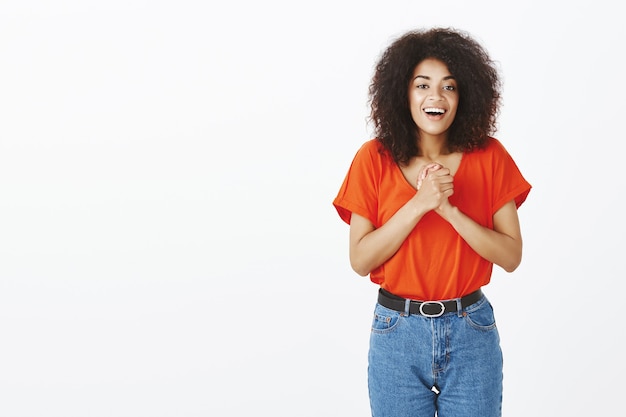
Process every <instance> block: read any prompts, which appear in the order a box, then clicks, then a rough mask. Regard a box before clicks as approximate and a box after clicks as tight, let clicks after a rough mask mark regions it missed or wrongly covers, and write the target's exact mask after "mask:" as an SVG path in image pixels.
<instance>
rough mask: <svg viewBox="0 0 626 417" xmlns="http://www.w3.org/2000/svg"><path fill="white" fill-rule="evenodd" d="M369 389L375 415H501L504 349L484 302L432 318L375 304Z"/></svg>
mask: <svg viewBox="0 0 626 417" xmlns="http://www.w3.org/2000/svg"><path fill="white" fill-rule="evenodd" d="M368 386H369V394H370V405H371V409H372V416H373V417H409V416H410V417H433V416H435V412H436V413H437V417H500V416H501V414H502V413H501V405H502V351H501V349H500V337H499V335H498V330H497V328H496V322H495V318H494V314H493V309H492V307H491V303H490V302H489V300H488V299H487V298H486V297H484V296H483V298H482V299H481V300H479V301H477V302H476V303H474V304H472V305H470V306H468V307H467V308H465V309H462V310H459V311H458V312H453V313H445V314H444V315H442V316H440V317H436V318H428V317H423V316H419V315H409V314H408V313H407V312H397V311H394V310H390V309H388V308H386V307H383V306H381V305H380V304H376V308H375V311H374V319H373V323H372V332H371V336H370V349H369V365H368Z"/></svg>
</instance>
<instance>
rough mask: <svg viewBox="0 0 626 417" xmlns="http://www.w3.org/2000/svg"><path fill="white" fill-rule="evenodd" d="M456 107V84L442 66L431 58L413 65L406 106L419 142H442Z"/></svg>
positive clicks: (457, 96) (442, 64)
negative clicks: (436, 139)
mask: <svg viewBox="0 0 626 417" xmlns="http://www.w3.org/2000/svg"><path fill="white" fill-rule="evenodd" d="M458 105H459V92H458V90H457V84H456V80H455V79H454V77H453V76H452V74H450V71H448V67H447V66H446V64H444V63H443V62H441V61H439V60H438V59H433V58H427V59H425V60H423V61H422V62H420V63H419V64H417V66H416V67H415V70H414V71H413V77H412V78H411V83H410V84H409V106H410V109H411V117H412V118H413V121H414V122H415V124H416V125H417V129H418V132H419V135H420V138H425V137H427V136H433V137H439V138H441V137H443V138H444V139H446V138H447V132H448V129H449V128H450V126H451V125H452V122H453V121H454V116H455V115H456V110H457V107H458Z"/></svg>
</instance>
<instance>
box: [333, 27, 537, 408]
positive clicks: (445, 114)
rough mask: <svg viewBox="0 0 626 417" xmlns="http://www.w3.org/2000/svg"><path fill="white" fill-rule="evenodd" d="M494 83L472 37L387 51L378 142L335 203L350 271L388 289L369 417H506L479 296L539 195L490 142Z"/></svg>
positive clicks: (497, 358) (400, 44)
mask: <svg viewBox="0 0 626 417" xmlns="http://www.w3.org/2000/svg"><path fill="white" fill-rule="evenodd" d="M500 88H501V85H500V80H499V77H498V73H497V70H496V69H495V66H494V64H493V62H492V61H491V59H490V58H489V56H488V54H487V53H486V51H485V50H484V48H483V47H482V46H481V45H480V44H479V43H477V42H476V41H475V40H474V39H472V38H471V37H470V36H469V35H468V34H466V33H464V32H461V31H457V30H453V29H444V28H434V29H430V30H421V31H420V30H418V31H412V32H409V33H406V34H404V35H403V36H401V37H400V38H398V39H397V40H395V41H394V42H393V43H392V44H391V45H390V46H389V48H387V50H386V51H385V52H384V53H383V54H382V56H381V58H380V60H379V62H378V64H377V66H376V70H375V73H374V77H373V79H372V83H371V85H370V96H369V98H370V104H371V120H372V122H373V125H374V128H375V139H371V140H369V141H367V142H365V143H364V144H363V145H362V147H361V148H360V149H359V150H358V152H357V154H356V156H355V157H354V160H353V162H352V164H351V166H350V169H349V171H348V174H347V175H346V177H345V179H344V182H343V184H342V185H341V188H340V190H339V193H338V195H337V197H336V198H335V200H334V201H333V204H334V206H335V208H336V209H337V212H338V213H339V215H340V217H341V219H343V220H344V221H345V222H346V223H348V224H349V225H350V240H349V241H350V263H351V265H352V268H353V269H354V271H355V272H357V273H358V274H359V275H362V276H366V275H369V276H370V279H371V281H372V282H374V283H375V284H378V285H379V286H380V290H379V294H378V302H377V304H376V306H375V311H374V319H373V324H372V333H371V338H370V349H369V358H368V360H369V366H368V386H369V393H370V404H371V409H372V415H373V416H374V417H386V416H389V417H403V416H407V417H408V416H434V415H435V413H437V415H438V417H461V416H467V417H491V416H500V415H501V403H502V353H501V350H500V341H499V336H498V331H497V329H496V325H495V319H494V315H493V311H492V308H491V304H490V303H489V301H488V300H487V298H486V297H485V295H484V294H483V292H482V290H481V288H482V287H483V286H485V285H487V284H488V283H489V281H490V278H491V273H492V268H493V265H494V264H496V265H498V266H500V267H501V268H503V269H504V270H505V271H508V272H512V271H514V270H515V269H516V268H517V266H518V265H519V264H520V262H521V258H522V235H521V231H520V224H519V219H518V214H517V209H518V208H519V206H520V205H521V204H522V203H523V202H524V200H525V199H526V196H527V195H528V193H529V192H530V189H531V186H530V184H529V183H528V182H527V181H526V180H525V179H524V177H523V176H522V174H521V173H520V171H519V169H518V167H517V166H516V164H515V162H514V161H513V159H512V158H511V156H510V155H509V154H508V152H507V151H506V149H505V148H504V147H503V145H502V144H501V143H500V142H499V141H498V140H497V139H495V138H494V137H492V136H491V135H492V134H493V132H495V130H496V129H495V128H496V116H497V114H498V110H499V106H500V100H501V95H500Z"/></svg>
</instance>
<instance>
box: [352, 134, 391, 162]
mask: <svg viewBox="0 0 626 417" xmlns="http://www.w3.org/2000/svg"><path fill="white" fill-rule="evenodd" d="M356 157H357V159H366V160H370V161H372V162H374V163H376V164H382V163H383V162H384V161H386V160H387V159H388V158H389V153H388V152H387V151H386V150H385V148H384V146H383V144H382V143H381V142H380V141H379V140H378V139H376V138H374V139H370V140H368V141H366V142H364V143H363V144H362V145H361V147H360V148H359V150H358V151H357V154H356Z"/></svg>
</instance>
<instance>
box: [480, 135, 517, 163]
mask: <svg viewBox="0 0 626 417" xmlns="http://www.w3.org/2000/svg"><path fill="white" fill-rule="evenodd" d="M474 153H475V154H476V155H477V156H482V157H484V158H500V157H507V156H509V153H508V151H507V150H506V148H505V147H504V145H503V144H502V142H500V140H498V139H496V138H494V137H489V139H487V142H486V143H485V146H484V147H483V148H481V149H479V150H478V151H476V152H474Z"/></svg>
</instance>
